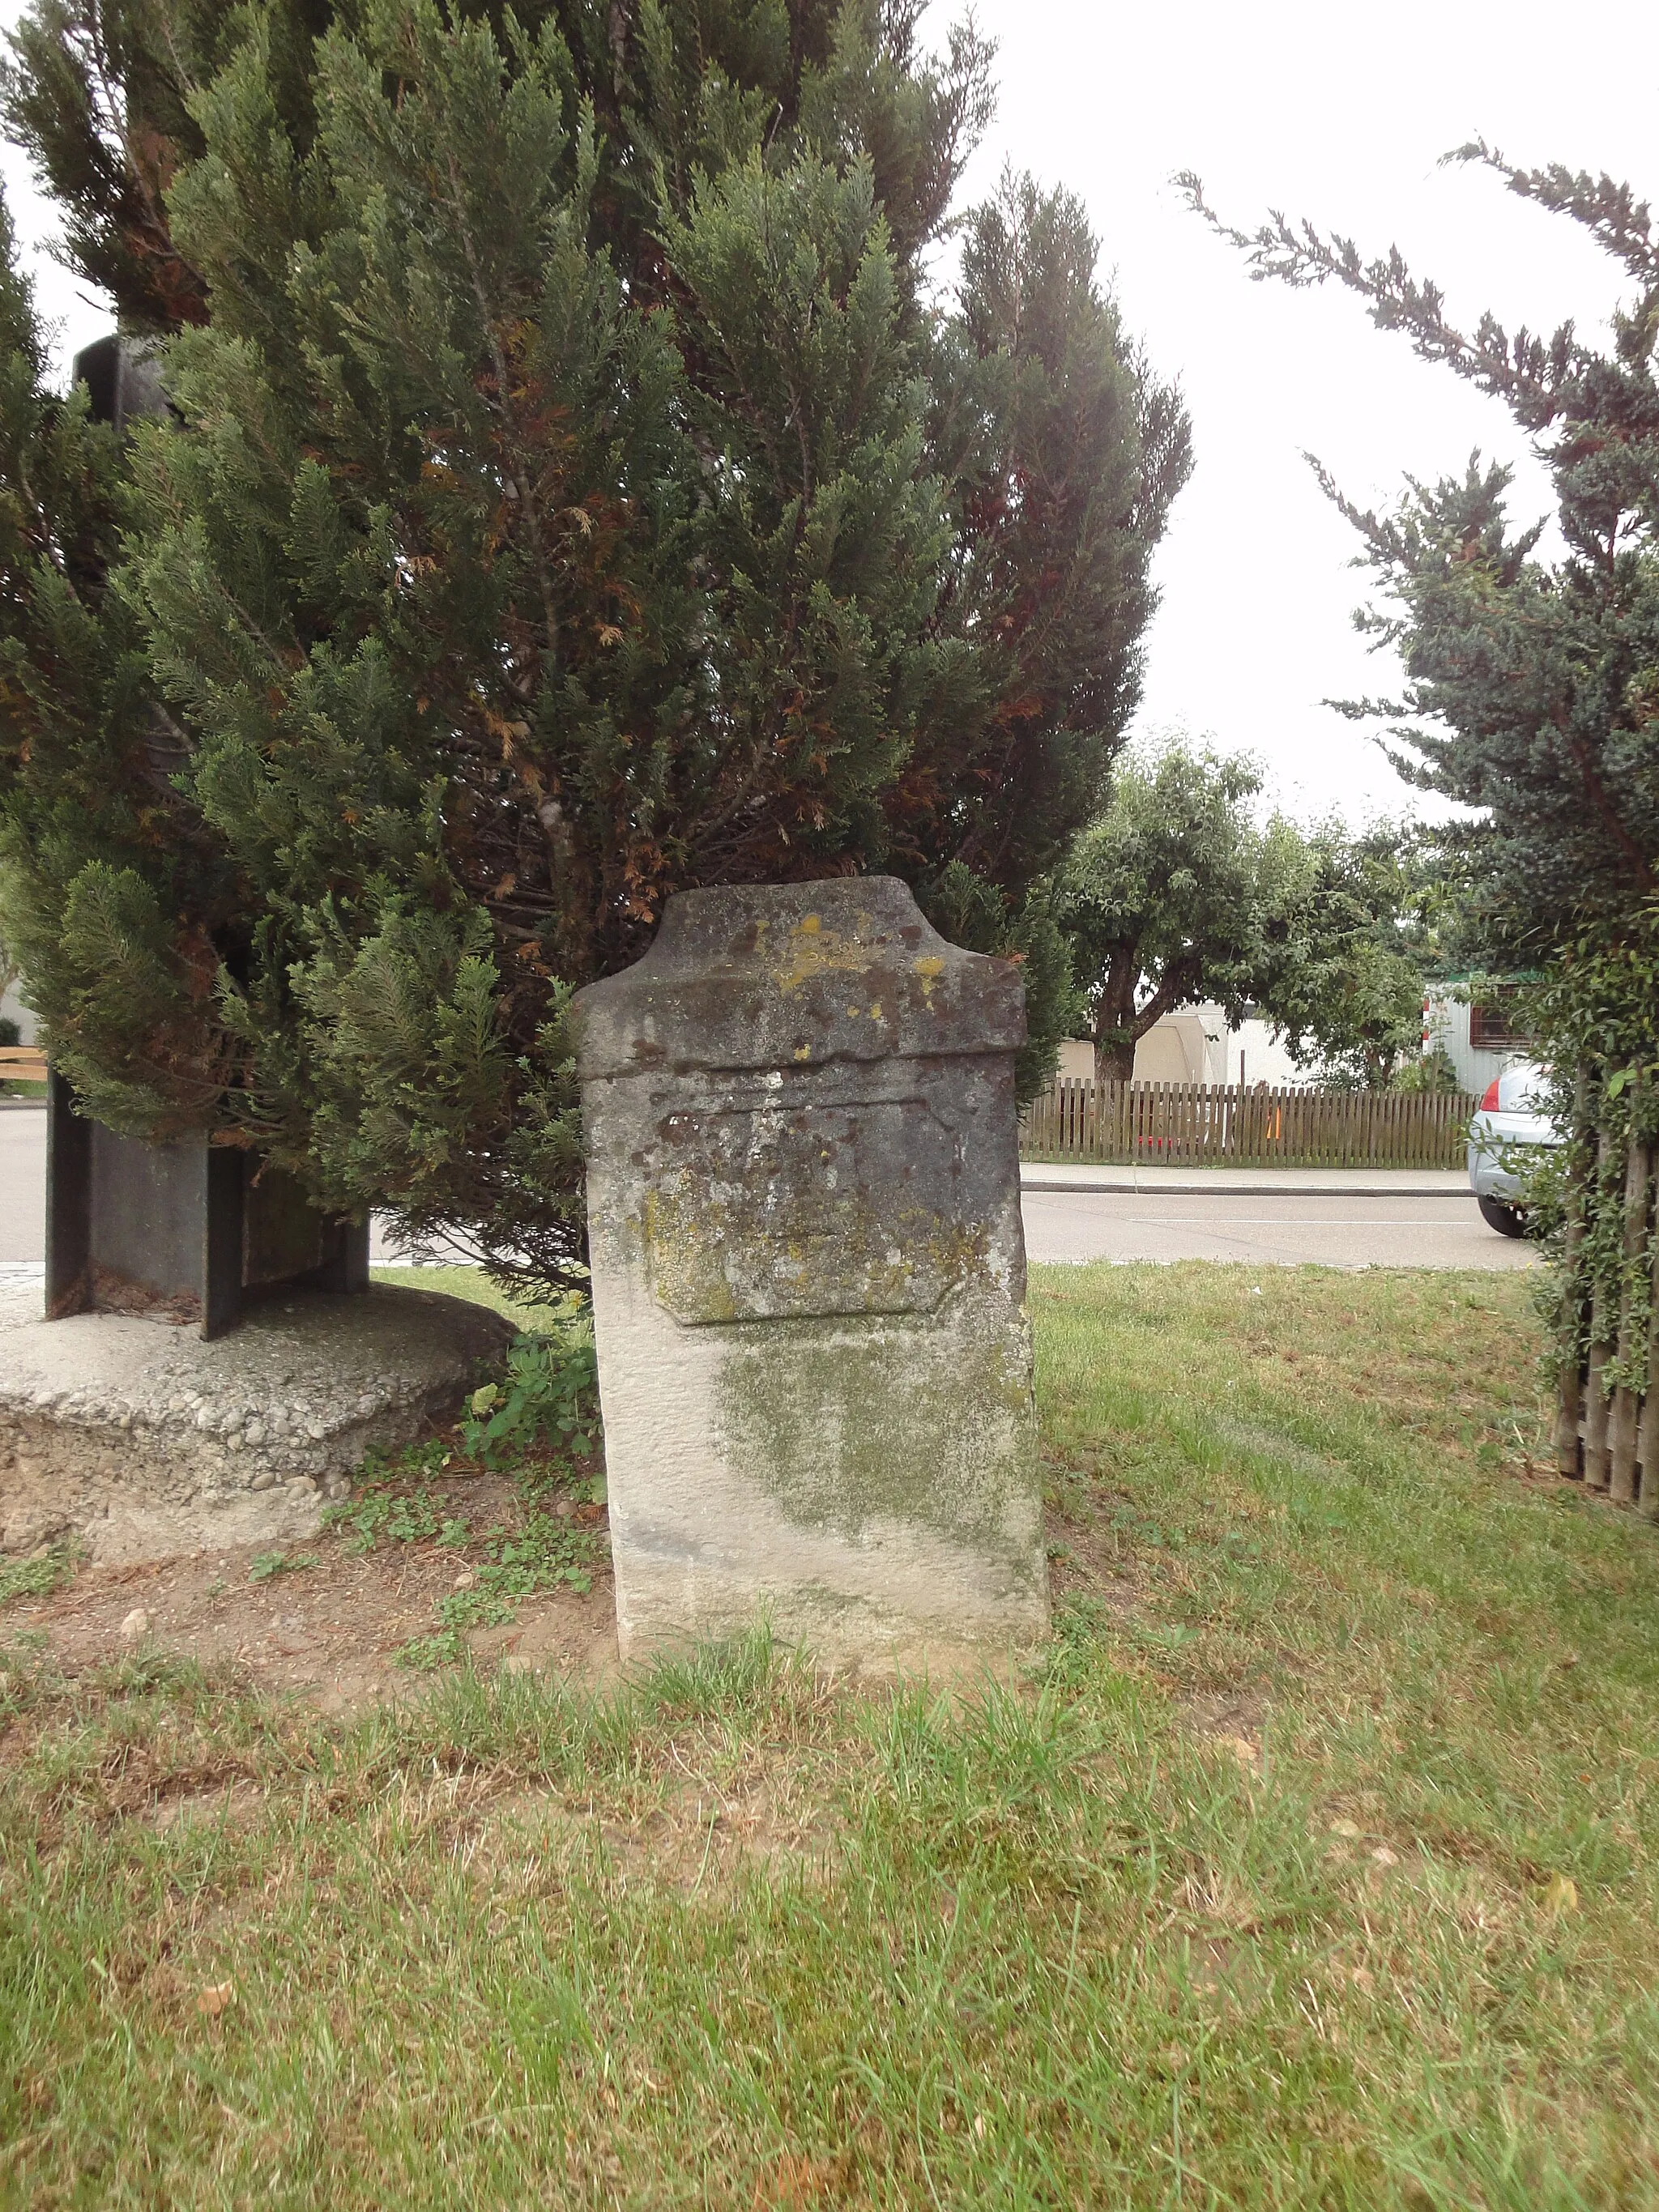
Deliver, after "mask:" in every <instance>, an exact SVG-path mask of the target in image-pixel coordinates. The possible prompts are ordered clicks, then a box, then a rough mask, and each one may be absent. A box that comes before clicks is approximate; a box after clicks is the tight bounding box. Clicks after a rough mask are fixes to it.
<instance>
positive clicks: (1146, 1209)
mask: <svg viewBox="0 0 1659 2212" xmlns="http://www.w3.org/2000/svg"><path fill="white" fill-rule="evenodd" d="M1371 1180H1372V1182H1373V1183H1374V1182H1375V1181H1376V1177H1375V1176H1373V1177H1372V1178H1371ZM1024 1205H1025V1248H1026V1250H1027V1253H1028V1254H1029V1255H1030V1258H1032V1259H1033V1260H1038V1261H1043V1260H1047V1261H1084V1260H1115V1261H1120V1262H1122V1261H1132V1260H1155V1261H1169V1260H1237V1261H1243V1263H1245V1264H1246V1265H1248V1266H1250V1267H1299V1266H1305V1265H1309V1264H1312V1265H1314V1266H1317V1267H1528V1266H1531V1265H1533V1264H1534V1263H1535V1261H1536V1257H1537V1255H1536V1254H1535V1253H1534V1250H1533V1249H1532V1247H1531V1245H1529V1244H1526V1243H1522V1242H1521V1241H1520V1240H1519V1239H1518V1238H1516V1237H1500V1236H1499V1235H1498V1232H1497V1231H1495V1230H1492V1229H1488V1228H1487V1226H1486V1223H1485V1222H1484V1221H1483V1220H1482V1219H1481V1218H1480V1214H1479V1213H1478V1212H1476V1211H1475V1204H1474V1199H1473V1198H1472V1197H1468V1196H1466V1195H1462V1194H1460V1195H1458V1196H1456V1197H1450V1198H1443V1197H1440V1196H1437V1195H1435V1196H1425V1195H1423V1194H1417V1195H1415V1196H1401V1197H1397V1198H1396V1197H1392V1196H1377V1195H1376V1194H1375V1193H1374V1192H1366V1193H1364V1194H1358V1193H1356V1194H1347V1193H1343V1192H1339V1191H1332V1192H1311V1191H1290V1190H1287V1191H1285V1192H1284V1193H1283V1194H1279V1193H1273V1194H1266V1195H1258V1194H1254V1193H1250V1194H1246V1193H1244V1192H1239V1193H1237V1194H1222V1193H1219V1192H1217V1193H1212V1192H1210V1191H1176V1190H1170V1191H1157V1192H1153V1193H1147V1192H1139V1193H1129V1192H1115V1191H1113V1192H1105V1191H1073V1190H1068V1191H1048V1190H1028V1191H1027V1192H1026V1194H1025V1201H1024Z"/></svg>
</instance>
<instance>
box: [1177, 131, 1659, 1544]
mask: <svg viewBox="0 0 1659 2212" xmlns="http://www.w3.org/2000/svg"><path fill="white" fill-rule="evenodd" d="M1455 158H1458V159H1462V160H1468V161H1481V162H1484V163H1485V164H1486V166H1488V167H1491V168H1492V169H1493V170H1494V171H1496V173H1498V175H1499V176H1501V177H1502V178H1503V179H1504V182H1505V183H1506V184H1507V185H1508V186H1509V188H1510V190H1511V191H1515V192H1516V193H1518V194H1519V195H1520V196H1521V197H1522V198H1525V199H1528V200H1531V201H1533V202H1534V203H1535V204H1538V205H1539V206H1541V207H1543V208H1545V209H1547V210H1551V211H1552V212H1554V213H1556V214H1559V215H1564V216H1567V217H1568V218H1569V219H1571V221H1573V222H1577V223H1580V224H1581V225H1583V227H1584V228H1585V229H1587V230H1588V231H1589V234H1590V235H1591V236H1592V237H1593V238H1594V239H1595V240H1596V242H1597V243H1598V244H1599V245H1600V246H1602V247H1603V248H1604V249H1605V250H1606V252H1607V254H1608V255H1609V256H1610V258H1612V260H1613V263H1614V264H1615V266H1616V268H1617V269H1618V270H1620V272H1621V273H1622V275H1623V276H1625V277H1626V279H1628V280H1629V282H1630V283H1631V284H1632V288H1633V291H1632V296H1631V297H1629V298H1628V299H1627V300H1626V301H1624V302H1623V303H1622V304H1621V305H1620V307H1618V308H1617V310H1616V311H1615V313H1613V318H1612V327H1613V340H1612V344H1611V346H1610V347H1608V348H1607V349H1596V348H1595V347H1592V346H1589V345H1587V344H1586V343H1584V341H1583V339H1582V338H1581V337H1579V335H1578V333H1577V331H1576V330H1575V329H1574V328H1573V326H1572V325H1570V324H1566V325H1562V326H1561V327H1560V328H1559V329H1558V330H1556V331H1554V333H1553V335H1552V336H1550V337H1539V336H1536V335H1534V333H1533V332H1532V331H1528V330H1526V329H1524V328H1522V329H1520V330H1517V331H1507V330H1505V329H1504V327H1503V326H1502V325H1500V324H1499V323H1498V321H1497V320H1496V319H1495V318H1494V317H1492V315H1490V314H1486V315H1483V316H1482V317H1481V318H1480V321H1479V322H1478V324H1476V325H1474V326H1473V327H1472V328H1464V327H1460V326H1459V325H1458V324H1457V323H1456V322H1455V321H1454V320H1453V319H1451V318H1450V317H1449V315H1448V313H1447V312H1446V307H1445V302H1444V301H1443V297H1442V295H1441V294H1440V292H1439V291H1438V290H1437V288H1436V287H1435V286H1434V285H1432V284H1430V283H1422V282H1419V280H1418V279H1416V278H1414V277H1413V276H1412V275H1411V272H1410V270H1408V269H1407V265H1406V264H1405V262H1404V260H1403V259H1402V258H1401V255H1400V254H1399V252H1397V251H1396V252H1392V253H1390V254H1389V255H1388V256H1386V257H1385V258H1380V259H1377V260H1374V261H1370V262H1366V261H1365V260H1364V259H1363V258H1362V257H1361V255H1360V254H1359V252H1358V249H1357V247H1356V246H1354V245H1353V244H1352V241H1351V240H1346V239H1342V238H1326V237H1324V236H1323V235H1322V234H1320V233H1319V232H1318V231H1316V229H1314V228H1312V227H1311V226H1310V225H1305V224H1304V225H1303V226H1302V227H1300V228H1297V227H1294V226H1292V225H1291V224H1290V223H1289V222H1286V221H1285V220H1284V218H1282V217H1275V218H1273V221H1271V222H1269V223H1267V225H1265V226H1264V227H1263V228H1261V229H1260V230H1258V231H1257V232H1255V234H1250V235H1245V234H1241V233H1238V232H1236V231H1229V232H1227V233H1226V234H1227V235H1229V236H1230V237H1231V238H1233V239H1234V240H1236V242H1237V243H1238V244H1239V245H1240V246H1242V247H1243V250H1244V252H1246V253H1247V255H1248V256H1249V260H1250V264H1251V267H1252V270H1253V273H1255V275H1257V276H1264V277H1279V278H1280V279H1282V280H1284V281H1285V282H1287V283H1293V284H1314V283H1327V282H1335V283H1341V284H1343V285H1346V287H1348V288H1349V289H1351V290H1352V291H1354V292H1356V293H1357V294H1358V295H1359V296H1360V297H1361V298H1362V299H1364V301H1365V302H1366V303H1367V305H1368V307H1369V308H1370V313H1371V317H1372V319H1373V320H1374V321H1375V322H1376V324H1377V325H1379V326H1380V327H1381V328H1383V329H1385V330H1392V331H1401V332H1402V333H1403V334H1404V335H1405V336H1406V337H1407V339H1408V340H1409V342H1410V343H1411V344H1412V345H1413V349H1415V350H1416V351H1417V352H1418V353H1419V355H1420V356H1423V357H1424V358H1425V359H1426V360H1429V361H1433V362H1438V363H1440V364H1442V365H1443V366H1444V367H1447V368H1450V369H1451V370H1452V371H1453V373H1454V374H1457V375H1459V376H1462V377H1463V378H1465V379H1466V380H1468V381H1469V382H1470V383H1472V384H1473V385H1474V386H1475V387H1476V388H1477V389H1478V390H1480V391H1483V392H1488V393H1490V394H1491V395H1492V396H1493V397H1494V398H1498V399H1500V400H1502V401H1503V402H1504V404H1505V405H1506V406H1507V407H1508V408H1509V409H1510V412H1511V414H1512V415H1513V416H1514V417H1515V419H1516V422H1517V423H1519V425H1520V426H1521V427H1522V429H1523V430H1525V431H1526V432H1527V433H1528V435H1529V436H1530V437H1531V439H1532V440H1533V441H1534V446H1535V447H1536V449H1537V451H1538V452H1539V453H1540V454H1541V458H1542V459H1543V460H1544V461H1545V463H1546V465H1547V467H1548V469H1549V471H1550V474H1551V477H1552V480H1553V487H1554V490H1555V494H1556V500H1557V521H1558V525H1559V533H1560V538H1561V540H1562V542H1563V544H1564V548H1565V550H1564V551H1563V553H1562V555H1561V556H1560V557H1559V558H1558V559H1555V560H1553V561H1551V560H1545V559H1542V558H1541V557H1540V551H1539V548H1540V544H1541V532H1542V525H1541V524H1536V525H1534V526H1531V527H1529V528H1523V529H1521V530H1518V531H1517V530H1516V529H1514V528H1513V527H1512V526H1511V525H1510V519H1509V515H1508V513H1507V505H1506V495H1507V492H1508V489H1509V477H1508V474H1507V472H1506V471H1504V470H1503V469H1499V468H1490V467H1482V466H1481V465H1480V458H1479V456H1478V455H1477V456H1475V457H1474V459H1472V460H1471V462H1470V465H1469V467H1468V471H1466V472H1465V474H1464V475H1463V476H1462V477H1449V478H1447V479H1444V480H1443V481H1442V482H1441V483H1437V484H1434V485H1419V484H1413V486H1412V487H1411V489H1410V492H1409V494H1408V495H1407V498H1406V499H1405V501H1403V502H1402V503H1401V506H1400V507H1398V508H1397V510H1396V511H1395V513H1391V514H1382V515H1379V514H1376V513H1371V512H1370V511H1367V510H1362V509H1360V508H1359V507H1357V506H1355V505H1354V504H1353V503H1352V502H1351V501H1347V500H1346V499H1345V498H1343V497H1342V495H1340V491H1339V490H1338V489H1337V488H1336V487H1335V486H1334V484H1332V483H1330V481H1329V479H1328V477H1327V478H1325V479H1324V481H1325V482H1326V484H1327V489H1329V490H1330V492H1331V495H1332V496H1333V497H1334V498H1335V499H1336V500H1337V501H1338V504H1339V505H1340V507H1341V508H1342V511H1343V512H1344V513H1346V515H1347V516H1348V517H1349V519H1350V520H1352V522H1353V523H1354V525H1355V526H1356V528H1357V529H1358V531H1359V532H1360V534H1361V537H1362V539H1363V542H1364V549H1365V550H1364V557H1365V559H1366V560H1367V561H1368V562H1369V563H1370V566H1371V568H1373V570H1374V572H1375V573H1376V576H1377V578H1378V580H1379V582H1380V584H1381V586H1382V587H1383V593H1384V595H1385V604H1384V605H1383V608H1382V609H1381V611H1369V612H1367V613H1366V614H1364V615H1362V616H1361V617H1359V619H1360V623H1361V626H1362V628H1364V629H1366V630H1367V631H1368V633H1369V634H1370V635H1372V636H1373V637H1374V638H1375V639H1376V641H1378V643H1379V644H1383V645H1388V646H1392V647H1395V648H1397V650H1398V651H1399V653H1400V656H1401V662H1402V665H1403V668H1404V672H1405V677H1406V684H1405V688H1404V691H1403V695H1402V696H1401V698H1400V699H1399V700H1397V701H1385V702H1364V701H1362V702H1355V705H1354V706H1353V708H1352V709H1351V711H1352V712H1354V713H1365V712H1371V711H1378V712H1383V713H1388V714H1396V713H1397V714H1398V715H1399V717H1400V719H1399V720H1397V722H1396V726H1395V761H1396V764H1397V765H1398V766H1399V767H1400V769H1401V772H1402V774H1404V775H1407V777H1408V778H1409V779H1410V780H1411V781H1415V782H1417V783H1419V784H1420V785H1423V786H1424V787H1427V788H1429V789H1431V790H1435V791H1438V792H1442V793H1445V794H1446V795H1447V796H1449V797H1450V798H1453V799H1461V800H1462V801H1463V802H1464V803H1465V804H1466V805H1469V806H1471V807H1473V808H1474V809H1476V810H1478V811H1477V813H1476V816H1475V819H1474V824H1473V826H1472V827H1471V829H1469V830H1468V833H1467V836H1466V841H1465V852H1464V855H1463V858H1464V860H1465V861H1466V863H1467V865H1468V869H1469V873H1470V881H1471V887H1472V890H1473V896H1472V898H1471V900H1470V902H1469V907H1468V935H1469V937H1470V939H1471V940H1472V945H1473V949H1474V951H1476V952H1477V953H1483V954H1484V955H1485V962H1484V964H1486V965H1488V966H1490V967H1492V968H1494V969H1504V968H1508V969H1511V970H1513V969H1516V968H1520V969H1526V970H1530V971H1532V974H1533V978H1534V981H1533V985H1532V987H1531V989H1530V990H1529V992H1528V1000H1529V1001H1530V1003H1529V1006H1528V1013H1529V1017H1530V1022H1531V1026H1532V1028H1533V1030H1534V1036H1536V1038H1537V1039H1538V1044H1537V1047H1536V1049H1537V1050H1538V1051H1539V1052H1540V1053H1541V1054H1542V1056H1543V1058H1544V1060H1545V1061H1546V1063H1547V1066H1549V1067H1550V1068H1551V1069H1552V1071H1553V1075H1554V1078H1555V1085H1556V1100H1555V1104H1556V1111H1557V1115H1558V1119H1559V1124H1560V1126H1561V1127H1562V1128H1563V1130H1564V1132H1565V1134H1566V1136H1567V1139H1568V1142H1567V1143H1566V1145H1565V1146H1564V1147H1563V1149H1562V1152H1561V1155H1560V1157H1559V1160H1558V1161H1557V1162H1556V1163H1554V1164H1553V1165H1552V1167H1551V1168H1550V1170H1548V1171H1547V1173H1546V1174H1544V1175H1543V1176H1541V1177H1539V1178H1537V1179H1536V1181H1535V1182H1534V1187H1533V1188H1532V1189H1531V1190H1530V1191H1529V1194H1528V1202H1529V1206H1530V1208H1531V1211H1532V1213H1533V1218H1534V1223H1535V1224H1536V1225H1539V1226H1541V1227H1543V1228H1545V1229H1546V1230H1547V1231H1548V1232H1549V1233H1551V1234H1552V1235H1553V1236H1554V1237H1555V1238H1556V1239H1557V1243H1556V1251H1557V1255H1558V1257H1559V1261H1560V1265H1559V1269H1558V1270H1557V1272H1556V1274H1555V1277H1554V1289H1555V1291H1556V1293H1557V1296H1556V1298H1555V1300H1554V1318H1555V1321H1556V1324H1557V1330H1558V1342H1559V1350H1560V1377H1561V1396H1560V1404H1559V1424H1558V1428H1557V1436H1556V1441H1557V1448H1558V1452H1559V1464H1560V1466H1561V1468H1562V1469H1563V1472H1565V1473H1569V1474H1571V1473H1577V1472H1578V1471H1580V1470H1581V1468H1582V1471H1583V1473H1584V1474H1585V1475H1586V1477H1587V1479H1589V1480H1592V1481H1594V1482H1596V1483H1598V1484H1601V1485H1604V1486H1605V1485H1611V1486H1612V1487H1613V1490H1614V1492H1615V1493H1616V1494H1621V1495H1623V1496H1624V1497H1626V1498H1628V1497H1630V1496H1631V1494H1632V1489H1633V1486H1634V1468H1635V1456H1636V1455H1635V1435H1636V1428H1635V1421H1636V1416H1635V1411H1634V1409H1635V1407H1636V1405H1637V1403H1638V1401H1639V1400H1644V1401H1645V1409H1644V1413H1643V1415H1642V1436H1643V1438H1644V1447H1643V1453H1642V1458H1643V1463H1644V1470H1645V1472H1644V1475H1643V1478H1642V1502H1643V1507H1644V1511H1650V1512H1651V1511H1659V1483H1656V1478H1655V1474H1654V1470H1655V1468H1656V1467H1659V1323H1656V1319H1655V1301H1654V1299H1653V1297H1652V1285H1653V1269H1652V1257H1651V1249H1650V1240H1651V1237H1652V1234H1653V1233H1654V1232H1653V1231H1652V1230H1651V1228H1650V1225H1649V1223H1648V1219H1647V1215H1648V1212H1649V1200H1650V1194H1649V1192H1648V1188H1647V1185H1646V1182H1645V1179H1644V1172H1643V1169H1644V1162H1645V1161H1646V1160H1647V1158H1649V1153H1648V1147H1649V1146H1650V1144H1651V1142H1652V1140H1653V1138H1654V1136H1655V1133H1656V1126H1659V1125H1656V1118H1655V1110H1654V1100H1655V1098H1656V1097H1659V992H1656V988H1655V976H1656V963H1655V957H1654V944H1655V936H1656V924H1659V380H1656V376H1655V367H1654V364H1655V349H1656V347H1659V235H1656V233H1655V229H1654V226H1653V222H1652V218H1651V216H1650V210H1649V209H1648V207H1647V205H1646V204H1645V203H1644V202H1642V201H1640V200H1638V198H1637V197H1636V196H1635V194H1634V193H1633V192H1632V191H1631V190H1630V188H1629V186H1628V185H1621V184H1617V183H1615V182H1614V181H1613V179H1610V178H1608V177H1607V176H1606V175H1601V176H1590V175H1589V174H1587V173H1573V172H1571V171H1569V170H1567V169H1565V168H1562V167H1547V168H1542V169H1526V168H1522V167H1516V165H1514V164H1513V163H1511V162H1509V161H1505V160H1504V158H1503V156H1502V155H1499V154H1497V153H1495V152H1494V151H1492V149H1490V148H1488V147H1486V146H1485V145H1482V144H1478V143H1477V144H1474V145H1470V146H1467V147H1464V148H1463V149H1461V152H1460V154H1459V155H1457V156H1456V157H1455ZM1188 185H1189V188H1190V191H1191V193H1192V197H1193V198H1194V202H1195V204H1197V205H1198V206H1199V207H1200V210H1203V211H1204V212H1206V213H1207V210H1204V209H1203V197H1202V193H1201V191H1200V188H1199V186H1198V185H1197V182H1196V180H1195V179H1188ZM1212 220H1213V218H1212ZM1224 228H1225V227H1224ZM1581 1424H1582V1435H1583V1443H1582V1448H1581V1443H1580V1431H1581Z"/></svg>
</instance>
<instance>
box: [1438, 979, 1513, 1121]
mask: <svg viewBox="0 0 1659 2212" xmlns="http://www.w3.org/2000/svg"><path fill="white" fill-rule="evenodd" d="M1470 1011H1471V1010H1470V1007H1469V1006H1468V1001H1467V1000H1456V999H1449V998H1442V997H1439V996H1438V995H1437V994H1431V995H1430V996H1429V997H1428V998H1427V999H1425V1000H1424V1002H1423V1049H1424V1051H1425V1052H1432V1051H1433V1050H1434V1048H1435V1047H1436V1045H1437V1044H1439V1045H1443V1046H1444V1047H1445V1048H1446V1056H1447V1058H1448V1059H1449V1060H1450V1061H1451V1064H1452V1066H1454V1067H1455V1069H1456V1070H1457V1081H1458V1086H1459V1088H1460V1089H1462V1090H1464V1091H1474V1093H1475V1095H1476V1096H1477V1097H1479V1096H1480V1092H1481V1091H1484V1090H1485V1089H1486V1086H1487V1085H1488V1084H1489V1083H1496V1082H1497V1080H1498V1077H1499V1076H1500V1075H1501V1074H1502V1073H1503V1072H1504V1069H1505V1068H1506V1067H1507V1066H1509V1064H1510V1061H1511V1060H1519V1059H1521V1058H1522V1056H1523V1055H1522V1053H1521V1051H1520V1050H1519V1048H1516V1047H1514V1046H1510V1047H1507V1048H1504V1050H1503V1051H1492V1050H1490V1049H1488V1048H1486V1047H1484V1046H1480V1045H1473V1044H1471V1043H1470V1042H1469V1014H1470Z"/></svg>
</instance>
